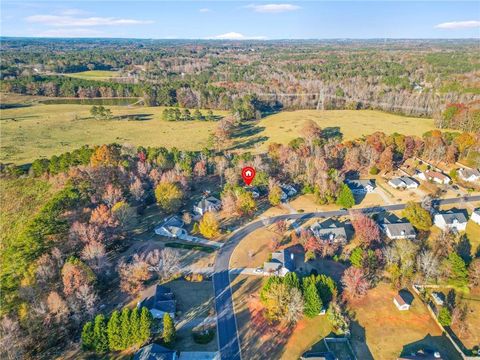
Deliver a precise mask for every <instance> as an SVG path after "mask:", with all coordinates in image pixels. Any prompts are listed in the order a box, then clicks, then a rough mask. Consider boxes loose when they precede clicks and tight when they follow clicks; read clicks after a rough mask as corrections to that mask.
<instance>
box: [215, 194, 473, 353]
mask: <svg viewBox="0 0 480 360" xmlns="http://www.w3.org/2000/svg"><path fill="white" fill-rule="evenodd" d="M474 201H480V195H475V196H465V197H457V198H449V199H437V200H433V201H432V205H433V206H434V207H436V206H439V205H449V204H457V203H463V202H474ZM405 205H406V204H395V205H385V206H376V207H366V208H361V209H355V210H357V211H359V210H361V211H363V212H365V213H378V212H383V211H395V210H402V209H404V208H405ZM343 215H348V210H335V211H325V212H311V213H301V214H300V213H296V214H284V215H278V216H274V217H270V218H268V219H262V220H257V221H254V222H251V223H249V224H247V225H245V226H244V227H242V228H240V229H238V230H237V231H235V232H234V233H233V234H232V235H231V236H230V238H229V239H228V240H227V242H226V243H225V245H224V246H223V247H222V248H221V249H220V250H219V251H218V254H217V257H216V259H215V270H214V271H215V272H214V274H213V287H214V293H215V310H216V313H217V336H218V344H219V352H220V356H221V359H225V360H227V359H228V360H237V359H241V358H242V357H241V351H240V342H239V339H238V332H237V322H236V318H235V312H234V310H233V299H232V291H231V288H230V277H229V263H230V257H231V255H232V253H233V251H234V250H235V247H236V246H237V245H238V244H239V243H240V241H241V240H242V239H243V238H244V237H245V236H247V235H248V234H250V233H251V232H253V231H255V230H257V229H259V228H261V227H263V226H266V225H268V224H272V223H274V222H276V221H279V220H292V219H293V220H298V219H300V220H307V219H311V218H329V217H333V216H343Z"/></svg>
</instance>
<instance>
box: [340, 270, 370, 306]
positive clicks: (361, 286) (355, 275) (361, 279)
mask: <svg viewBox="0 0 480 360" xmlns="http://www.w3.org/2000/svg"><path fill="white" fill-rule="evenodd" d="M342 284H343V291H344V293H343V294H344V296H345V298H347V299H359V298H362V297H363V296H365V294H366V293H367V290H368V289H369V287H370V284H369V282H368V280H367V279H366V278H365V274H364V272H363V270H362V269H359V268H356V267H353V266H352V267H349V268H348V269H347V270H345V272H344V273H343V276H342Z"/></svg>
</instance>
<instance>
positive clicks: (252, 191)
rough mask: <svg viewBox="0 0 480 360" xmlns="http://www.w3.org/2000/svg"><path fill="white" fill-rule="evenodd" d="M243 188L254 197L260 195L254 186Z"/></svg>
mask: <svg viewBox="0 0 480 360" xmlns="http://www.w3.org/2000/svg"><path fill="white" fill-rule="evenodd" d="M245 190H246V191H248V192H249V193H251V194H252V196H253V198H254V199H258V198H259V197H260V191H259V190H258V189H257V188H256V187H254V186H253V187H251V186H245Z"/></svg>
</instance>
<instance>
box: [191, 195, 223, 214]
mask: <svg viewBox="0 0 480 360" xmlns="http://www.w3.org/2000/svg"><path fill="white" fill-rule="evenodd" d="M221 208H222V202H221V201H220V200H218V199H217V198H216V197H213V196H209V197H207V198H203V199H202V200H200V201H199V202H198V204H197V205H195V206H194V207H193V212H194V213H196V214H199V215H204V214H205V213H206V212H208V211H213V212H216V211H219V210H220V209H221Z"/></svg>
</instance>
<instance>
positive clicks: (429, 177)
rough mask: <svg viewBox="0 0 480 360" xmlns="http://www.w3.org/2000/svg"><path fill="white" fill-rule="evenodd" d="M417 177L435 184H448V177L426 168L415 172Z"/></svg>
mask: <svg viewBox="0 0 480 360" xmlns="http://www.w3.org/2000/svg"><path fill="white" fill-rule="evenodd" d="M417 176H418V178H419V179H421V180H424V181H433V182H436V183H437V184H449V183H450V178H449V177H448V176H447V175H445V174H442V173H441V172H438V171H433V170H427V171H425V172H419V173H417Z"/></svg>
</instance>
